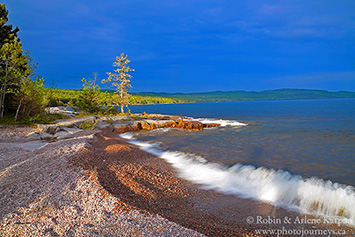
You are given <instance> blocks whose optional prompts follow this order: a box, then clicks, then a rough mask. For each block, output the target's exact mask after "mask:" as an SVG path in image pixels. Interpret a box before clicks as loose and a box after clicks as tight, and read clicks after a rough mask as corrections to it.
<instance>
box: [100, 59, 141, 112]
mask: <svg viewBox="0 0 355 237" xmlns="http://www.w3.org/2000/svg"><path fill="white" fill-rule="evenodd" d="M129 62H130V61H129V60H128V59H127V55H126V56H124V53H122V54H121V57H118V56H117V57H116V62H114V63H113V66H114V67H116V68H117V69H115V70H114V73H112V72H106V73H107V75H108V78H107V79H104V80H102V83H111V85H112V86H114V87H116V92H115V93H117V94H118V95H119V96H115V97H113V100H112V101H111V102H112V103H114V105H119V106H120V107H121V113H124V106H126V107H128V105H129V103H130V97H131V95H130V94H128V90H129V87H132V86H131V80H130V79H131V78H132V76H131V75H130V74H129V73H130V72H132V71H134V69H131V68H130V67H129V66H127V64H128V63H129Z"/></svg>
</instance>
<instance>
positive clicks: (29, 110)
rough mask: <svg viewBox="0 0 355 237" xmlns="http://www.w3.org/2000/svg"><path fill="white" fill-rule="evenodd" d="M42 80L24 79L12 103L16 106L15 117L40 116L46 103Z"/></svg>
mask: <svg viewBox="0 0 355 237" xmlns="http://www.w3.org/2000/svg"><path fill="white" fill-rule="evenodd" d="M43 86H44V79H43V78H38V77H37V78H35V79H33V80H32V79H31V78H24V79H23V81H22V83H21V84H20V88H19V89H18V91H17V92H16V96H14V103H15V104H17V113H16V117H15V119H17V115H18V114H19V115H20V116H24V117H29V116H35V115H36V114H42V113H43V112H44V110H45V107H46V105H47V103H48V100H47V97H46V93H45V91H44V90H43Z"/></svg>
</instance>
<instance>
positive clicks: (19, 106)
mask: <svg viewBox="0 0 355 237" xmlns="http://www.w3.org/2000/svg"><path fill="white" fill-rule="evenodd" d="M21 104H22V99H21V100H20V104H19V105H18V107H17V110H16V115H15V122H16V121H17V115H18V112H19V111H20V108H21Z"/></svg>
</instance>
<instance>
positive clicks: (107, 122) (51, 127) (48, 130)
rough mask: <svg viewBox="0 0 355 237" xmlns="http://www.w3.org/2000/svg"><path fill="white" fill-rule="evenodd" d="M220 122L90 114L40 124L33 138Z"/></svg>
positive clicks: (185, 127) (186, 127)
mask: <svg viewBox="0 0 355 237" xmlns="http://www.w3.org/2000/svg"><path fill="white" fill-rule="evenodd" d="M83 125H86V126H83ZM218 126H220V124H203V123H201V122H198V121H188V120H184V118H183V117H179V116H170V115H160V114H153V115H152V114H150V115H147V114H145V115H144V116H137V115H133V116H88V117H81V118H74V119H61V120H57V121H56V124H38V128H39V130H40V131H41V132H40V133H37V134H36V135H32V136H33V139H41V140H55V139H66V138H68V137H71V135H72V134H74V133H76V132H79V131H82V129H81V128H84V129H85V128H94V129H112V131H116V132H118V133H124V132H127V131H138V130H152V129H157V128H171V129H177V130H191V131H199V130H202V129H203V128H211V127H218Z"/></svg>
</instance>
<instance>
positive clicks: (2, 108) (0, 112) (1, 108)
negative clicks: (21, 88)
mask: <svg viewBox="0 0 355 237" xmlns="http://www.w3.org/2000/svg"><path fill="white" fill-rule="evenodd" d="M5 83H6V81H5ZM3 89H4V90H3V91H2V95H1V99H0V100H1V101H0V103H1V104H0V119H3V118H4V111H5V95H6V84H5V85H4V88H3Z"/></svg>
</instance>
